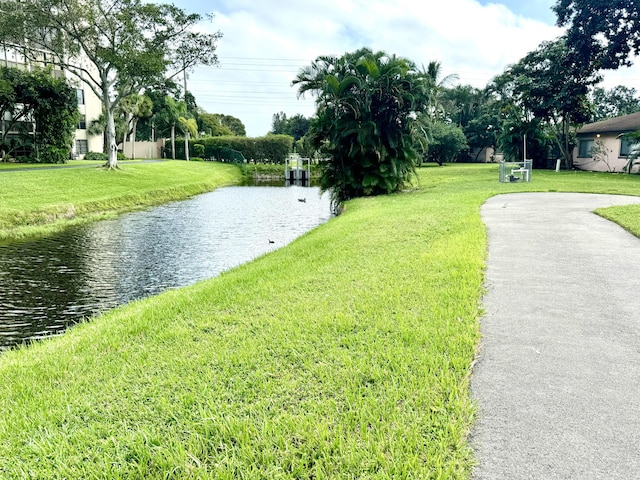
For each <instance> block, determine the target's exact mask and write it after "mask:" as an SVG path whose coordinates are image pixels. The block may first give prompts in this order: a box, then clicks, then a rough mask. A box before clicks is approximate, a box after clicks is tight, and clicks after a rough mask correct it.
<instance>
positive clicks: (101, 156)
mask: <svg viewBox="0 0 640 480" xmlns="http://www.w3.org/2000/svg"><path fill="white" fill-rule="evenodd" d="M84 159H85V160H99V161H103V162H106V161H107V160H109V154H108V153H104V152H87V153H86V154H85V156H84ZM126 159H127V157H125V156H124V153H122V152H118V161H119V162H120V161H122V160H126Z"/></svg>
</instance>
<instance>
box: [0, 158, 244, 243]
mask: <svg viewBox="0 0 640 480" xmlns="http://www.w3.org/2000/svg"><path fill="white" fill-rule="evenodd" d="M240 178H241V174H240V171H239V170H238V168H237V167H234V166H231V165H228V164H219V163H210V162H207V163H202V162H184V161H183V162H181V161H167V162H161V163H144V164H142V163H141V164H123V165H122V167H121V169H120V170H111V171H109V170H106V169H104V168H92V167H87V168H73V169H69V168H57V169H53V170H43V169H30V170H24V171H12V172H8V171H0V240H2V239H16V238H22V237H28V236H33V235H43V234H47V233H51V232H53V231H55V230H59V229H61V228H66V227H68V226H69V225H71V224H74V223H80V222H86V221H91V220H95V219H96V218H105V217H106V216H109V215H114V214H117V213H121V212H123V211H128V210H135V209H137V208H144V207H147V206H149V205H156V204H159V203H163V202H167V201H170V200H174V199H182V198H186V197H189V196H191V195H195V194H197V193H202V192H205V191H209V190H213V189H214V188H216V187H220V186H223V185H229V184H232V183H237V182H239V181H240Z"/></svg>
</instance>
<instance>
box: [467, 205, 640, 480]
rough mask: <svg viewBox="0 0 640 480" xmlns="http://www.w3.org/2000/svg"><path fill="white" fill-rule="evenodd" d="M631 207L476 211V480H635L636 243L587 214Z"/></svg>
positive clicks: (639, 435)
mask: <svg viewBox="0 0 640 480" xmlns="http://www.w3.org/2000/svg"><path fill="white" fill-rule="evenodd" d="M630 203H640V198H638V197H625V196H615V195H589V194H571V193H521V194H511V195H500V196H497V197H494V198H491V199H490V200H489V201H487V203H486V204H485V205H484V206H483V207H482V216H483V219H484V222H485V224H486V225H487V228H488V234H489V256H488V261H487V271H486V288H487V293H486V296H485V298H484V308H485V311H486V315H485V317H484V318H483V319H482V334H483V339H482V342H481V350H480V355H479V358H478V362H477V364H476V366H475V368H474V373H473V376H472V381H471V388H472V394H473V397H474V400H475V401H476V402H477V405H478V421H477V424H476V428H475V430H474V432H473V433H472V437H471V443H472V446H473V447H474V449H475V450H476V456H477V459H478V465H477V466H476V468H475V469H474V474H473V478H474V479H475V480H485V479H487V480H488V479H491V480H496V479H509V480H515V479H545V480H550V479H563V480H566V479H625V480H627V479H636V478H639V479H640V240H639V239H638V238H636V237H634V236H632V235H631V234H629V233H627V232H626V231H624V230H623V229H622V228H620V227H618V226H617V225H615V224H613V223H611V222H608V221H607V220H604V219H602V218H600V217H598V216H597V215H595V214H593V213H591V212H592V211H593V210H594V209H596V208H599V207H606V206H611V205H625V204H630Z"/></svg>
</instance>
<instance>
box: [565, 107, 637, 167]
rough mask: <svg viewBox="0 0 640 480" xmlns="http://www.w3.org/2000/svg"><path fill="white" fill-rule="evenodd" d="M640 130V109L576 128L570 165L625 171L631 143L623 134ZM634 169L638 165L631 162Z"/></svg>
mask: <svg viewBox="0 0 640 480" xmlns="http://www.w3.org/2000/svg"><path fill="white" fill-rule="evenodd" d="M638 130H640V112H636V113H632V114H630V115H623V116H621V117H615V118H609V119H607V120H602V121H601V122H595V123H589V124H587V125H585V126H583V127H582V128H581V129H580V130H578V132H577V140H578V145H577V147H576V148H575V150H574V152H573V166H574V167H575V168H578V169H580V170H590V171H594V172H624V171H625V167H626V165H627V163H628V156H629V152H630V150H631V147H632V143H631V142H629V140H628V139H627V138H625V135H626V134H627V133H631V132H637V131H638ZM632 171H633V172H634V173H635V172H637V171H638V166H637V165H636V166H634V168H633V170H632Z"/></svg>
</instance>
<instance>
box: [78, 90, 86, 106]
mask: <svg viewBox="0 0 640 480" xmlns="http://www.w3.org/2000/svg"><path fill="white" fill-rule="evenodd" d="M76 98H77V99H78V105H84V90H82V89H81V88H76Z"/></svg>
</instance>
